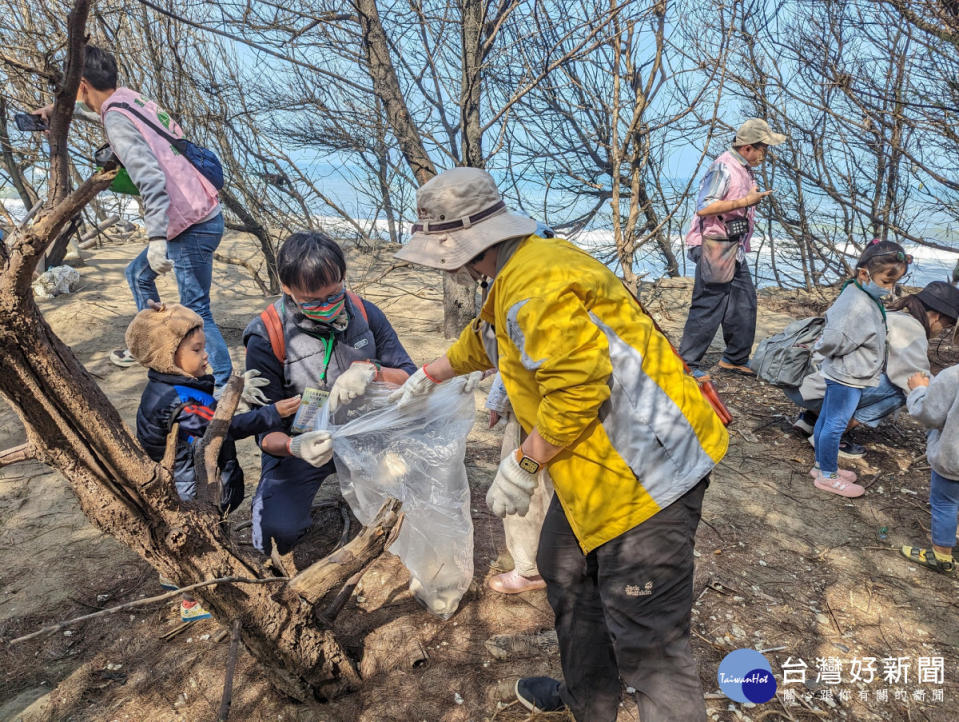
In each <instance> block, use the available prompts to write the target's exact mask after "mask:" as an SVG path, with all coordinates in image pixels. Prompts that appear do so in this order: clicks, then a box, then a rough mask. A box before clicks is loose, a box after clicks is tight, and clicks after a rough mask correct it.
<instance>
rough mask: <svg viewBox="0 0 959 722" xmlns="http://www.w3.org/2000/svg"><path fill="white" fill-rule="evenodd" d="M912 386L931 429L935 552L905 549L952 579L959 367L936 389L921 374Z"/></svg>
mask: <svg viewBox="0 0 959 722" xmlns="http://www.w3.org/2000/svg"><path fill="white" fill-rule="evenodd" d="M953 340H955V334H953ZM909 386H910V388H911V389H912V391H910V392H909V397H908V398H907V399H906V405H907V406H908V408H909V413H910V414H912V415H913V416H914V417H915V418H916V419H917V420H918V421H919V422H920V423H922V425H923V426H925V427H926V428H928V429H929V436H928V438H927V440H926V458H927V459H928V460H929V466H931V467H932V472H931V478H930V480H929V506H930V507H931V510H932V525H931V526H932V534H931V536H932V549H931V550H930V549H922V548H920V547H913V546H904V547H902V550H901V551H902V554H903V556H905V557H906V558H907V559H909V561H911V562H914V563H916V564H922V565H923V566H925V567H929V568H930V569H932V570H934V571H937V572H942V573H945V574H951V573H952V572H954V571H955V568H956V562H955V560H954V559H953V556H952V547H953V546H954V545H955V543H956V527H957V521H956V517H957V514H959V366H950V367H949V368H947V369H945V370H943V371H941V372H940V373H939V374H938V375H937V376H936V378H935V379H933V381H932V382H931V383H930V381H929V377H928V376H924V375H923V374H915V375H914V376H912V377H911V378H910V379H909Z"/></svg>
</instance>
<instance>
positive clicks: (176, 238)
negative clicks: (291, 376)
mask: <svg viewBox="0 0 959 722" xmlns="http://www.w3.org/2000/svg"><path fill="white" fill-rule="evenodd" d="M118 86H119V83H118V71H117V62H116V58H114V57H113V55H112V54H111V53H109V52H107V51H106V50H103V49H102V48H98V47H96V46H94V45H87V46H85V47H84V48H83V70H82V72H81V77H80V87H79V88H78V90H77V103H78V104H81V103H82V105H83V106H85V108H86V110H85V109H83V108H79V106H78V109H77V112H76V114H77V116H78V117H81V118H84V119H86V120H89V121H92V122H102V123H103V129H104V131H105V133H106V136H107V140H108V141H109V143H110V147H111V148H112V149H113V152H114V153H115V154H116V156H117V158H118V159H119V160H120V162H121V163H122V164H123V167H124V168H126V171H127V173H128V174H129V176H130V179H131V180H132V181H133V183H134V184H135V185H136V187H137V190H138V192H139V195H140V200H141V201H142V203H143V222H144V226H145V228H146V233H147V237H148V238H149V244H148V246H147V247H146V248H145V249H143V251H142V252H141V253H140V254H139V255H138V256H137V257H136V258H134V259H133V261H131V262H130V264H129V265H128V266H127V268H126V278H127V283H129V285H130V291H131V292H132V294H133V299H134V301H135V302H136V306H137V311H142V310H143V309H145V308H147V307H148V303H149V301H160V300H161V299H160V294H159V292H158V291H157V287H156V279H157V277H158V276H159V275H160V274H164V273H168V272H169V271H171V270H172V271H173V275H174V276H175V277H176V282H177V291H178V292H179V295H180V303H182V304H183V305H184V306H186V307H187V308H189V309H190V310H192V311H194V312H196V313H197V314H199V316H200V318H202V319H203V330H204V333H205V335H206V350H207V353H208V354H209V357H210V366H211V367H212V369H213V376H214V382H215V384H216V386H217V387H218V388H219V387H223V386H224V385H225V384H226V382H227V381H228V380H229V378H230V375H231V374H232V373H233V364H232V362H231V360H230V351H229V348H228V347H227V345H226V341H225V340H224V339H223V334H222V333H221V332H220V329H219V327H218V326H217V325H216V322H215V321H214V319H213V311H212V310H211V308H210V285H211V282H212V277H213V254H214V252H215V251H216V249H217V247H218V246H219V245H220V241H221V239H222V238H223V228H224V226H223V213H222V212H221V209H220V203H219V198H218V195H217V191H216V189H215V188H214V187H213V185H212V184H211V183H210V182H209V181H208V180H207V179H206V178H204V177H203V176H202V174H201V173H200V172H199V171H198V170H197V169H196V168H194V167H193V165H192V164H191V163H190V162H189V161H188V160H186V159H185V158H184V157H183V156H182V154H180V153H179V151H178V150H176V149H175V148H173V147H172V145H171V144H170V142H169V141H168V140H167V139H165V138H164V137H162V136H161V135H160V134H159V133H158V132H157V128H158V127H160V126H163V128H164V131H165V132H166V133H169V134H171V135H173V136H176V137H181V133H182V131H181V130H180V128H179V126H178V125H177V124H176V122H175V121H174V120H173V119H172V118H171V117H170V115H169V114H168V113H167V112H166V111H164V110H162V109H161V108H159V107H158V106H157V105H156V103H154V102H152V101H150V100H148V99H146V98H144V97H143V96H141V95H140V94H139V93H137V92H135V91H133V90H130V89H129V88H124V87H118ZM133 106H136V110H135V113H137V114H139V116H138V115H135V114H134V111H131V110H130V108H132V107H133ZM52 111H53V106H52V105H47V106H45V107H43V108H40V109H39V110H37V111H35V113H37V114H38V115H40V116H42V117H43V118H44V119H49V117H50V113H51V112H52ZM144 120H146V121H147V122H143V121H144ZM110 361H111V363H113V364H114V365H116V366H120V367H121V368H126V367H129V366H134V365H136V364H137V360H136V359H135V358H134V357H133V355H132V354H131V353H130V351H129V349H125V348H120V349H116V350H114V351H113V352H112V353H111V354H110Z"/></svg>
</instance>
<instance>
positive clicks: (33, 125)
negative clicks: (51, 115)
mask: <svg viewBox="0 0 959 722" xmlns="http://www.w3.org/2000/svg"><path fill="white" fill-rule="evenodd" d="M13 119H14V121H15V122H16V124H17V130H22V131H24V132H34V131H40V130H46V129H47V122H46V121H45V120H44V119H43V118H41V117H40V116H39V115H34V114H33V113H16V114H15V115H14V116H13Z"/></svg>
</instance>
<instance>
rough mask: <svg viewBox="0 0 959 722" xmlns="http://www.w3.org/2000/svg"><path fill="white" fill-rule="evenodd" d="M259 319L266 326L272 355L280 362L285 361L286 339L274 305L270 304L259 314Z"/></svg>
mask: <svg viewBox="0 0 959 722" xmlns="http://www.w3.org/2000/svg"><path fill="white" fill-rule="evenodd" d="M260 320H262V321H263V325H264V326H265V327H266V333H267V336H269V339H270V348H272V349H273V355H274V356H276V359H277V361H279V362H280V363H281V364H282V363H285V362H286V339H285V338H284V337H283V323H282V322H281V321H280V314H279V313H278V312H277V310H276V305H274V304H272V303H271V304H270V305H269V306H268V307H267V308H266V309H264V311H263V312H262V313H261V314H260Z"/></svg>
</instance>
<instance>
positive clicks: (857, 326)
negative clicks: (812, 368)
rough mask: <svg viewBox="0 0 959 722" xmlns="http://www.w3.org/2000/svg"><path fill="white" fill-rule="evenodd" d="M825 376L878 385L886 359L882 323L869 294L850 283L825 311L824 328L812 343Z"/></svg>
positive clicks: (851, 383) (858, 384) (849, 383)
mask: <svg viewBox="0 0 959 722" xmlns="http://www.w3.org/2000/svg"><path fill="white" fill-rule="evenodd" d="M813 351H818V352H819V353H820V354H821V355H822V357H823V359H822V366H821V367H820V370H821V371H822V375H823V376H825V377H826V378H827V379H832V380H833V381H838V382H839V383H841V384H845V385H846V386H854V387H856V388H865V387H866V386H878V385H879V377H880V376H881V375H882V367H883V365H884V364H885V362H886V322H885V319H884V318H883V313H882V311H881V310H880V308H879V304H878V303H877V302H876V301H875V300H873V298H872V296H870V295H869V294H868V293H866V292H865V291H863V290H862V289H861V288H859V287H858V286H856V284H855V283H850V284H849V285H848V286H846V288H845V289H844V290H843V292H842V293H840V294H839V298H837V299H836V301H835V303H833V305H832V306H830V307H829V310H828V311H826V327H825V328H824V329H823V332H822V336H820V337H819V340H818V341H817V342H816V345H815V346H813Z"/></svg>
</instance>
